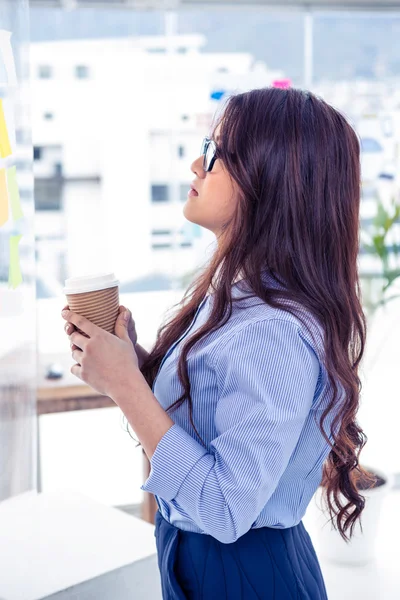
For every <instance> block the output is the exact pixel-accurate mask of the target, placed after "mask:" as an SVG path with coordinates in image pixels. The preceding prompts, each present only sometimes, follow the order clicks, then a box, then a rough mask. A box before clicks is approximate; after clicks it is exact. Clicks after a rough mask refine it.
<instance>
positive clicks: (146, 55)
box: [31, 35, 283, 289]
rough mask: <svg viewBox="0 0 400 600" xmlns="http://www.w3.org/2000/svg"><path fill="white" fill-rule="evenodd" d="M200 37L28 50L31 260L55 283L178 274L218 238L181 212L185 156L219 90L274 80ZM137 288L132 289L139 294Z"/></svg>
mask: <svg viewBox="0 0 400 600" xmlns="http://www.w3.org/2000/svg"><path fill="white" fill-rule="evenodd" d="M205 41H206V40H205V38H204V37H203V36H201V35H177V36H157V37H139V38H126V39H105V40H83V41H82V40H69V41H55V42H45V43H35V44H33V45H32V49H31V78H32V93H33V115H32V118H33V138H34V158H35V161H34V173H35V190H36V192H35V199H36V211H37V218H36V236H37V248H38V259H39V262H41V263H43V264H45V266H46V268H47V269H48V271H49V272H51V273H52V274H54V276H55V277H56V278H58V279H59V280H60V281H62V280H63V279H64V278H65V277H67V276H72V275H80V274H85V273H88V272H96V271H103V270H105V269H110V270H113V271H115V272H116V273H117V274H118V276H119V278H120V279H121V281H125V282H127V281H129V280H140V279H142V280H146V279H149V277H150V279H151V277H153V276H155V275H156V274H164V275H167V276H169V277H171V276H172V277H173V279H174V282H175V285H176V286H179V285H180V281H181V278H182V276H184V275H185V274H187V273H190V271H193V270H194V269H195V268H196V266H197V265H198V264H199V263H201V262H204V259H206V256H207V248H209V249H212V247H213V244H214V242H215V240H214V236H213V235H212V234H211V233H210V232H208V231H206V230H203V229H201V228H199V227H196V226H194V225H193V224H191V223H189V222H187V221H186V219H185V218H184V217H183V215H182V209H183V204H184V202H185V200H186V196H187V192H188V190H189V186H190V182H191V181H192V179H193V178H194V175H193V173H192V172H191V170H190V165H191V163H192V161H193V160H194V159H195V158H196V157H197V156H198V155H199V150H200V144H201V140H202V138H203V137H204V136H205V135H207V134H208V132H209V128H210V125H211V120H212V117H213V115H214V113H215V111H216V109H217V107H218V105H219V100H220V99H221V97H222V99H223V98H224V94H225V95H226V94H229V93H232V92H238V91H244V90H246V89H250V88H254V87H263V86H267V85H270V84H271V83H272V81H273V80H274V79H276V78H279V77H282V75H283V74H282V73H281V72H279V71H269V70H268V69H267V67H266V65H265V64H263V63H258V62H255V61H254V60H253V58H252V56H251V55H250V54H247V53H220V54H212V53H210V54H206V53H202V52H201V49H202V47H203V46H204V44H205ZM135 289H139V288H135Z"/></svg>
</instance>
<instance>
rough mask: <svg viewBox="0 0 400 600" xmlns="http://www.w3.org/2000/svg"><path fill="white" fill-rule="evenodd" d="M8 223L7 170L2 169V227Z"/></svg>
mask: <svg viewBox="0 0 400 600" xmlns="http://www.w3.org/2000/svg"><path fill="white" fill-rule="evenodd" d="M7 221H8V191H7V180H6V170H5V169H0V227H1V226H2V225H4V223H7Z"/></svg>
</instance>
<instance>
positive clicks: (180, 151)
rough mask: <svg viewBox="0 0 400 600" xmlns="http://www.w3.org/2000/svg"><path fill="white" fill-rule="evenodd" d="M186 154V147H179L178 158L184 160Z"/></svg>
mask: <svg viewBox="0 0 400 600" xmlns="http://www.w3.org/2000/svg"><path fill="white" fill-rule="evenodd" d="M185 154H186V152H185V146H182V145H179V146H178V156H179V158H183V157H184V156H185Z"/></svg>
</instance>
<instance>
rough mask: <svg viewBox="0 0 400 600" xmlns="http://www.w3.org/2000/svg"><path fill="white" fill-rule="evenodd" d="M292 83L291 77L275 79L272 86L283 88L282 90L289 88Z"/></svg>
mask: <svg viewBox="0 0 400 600" xmlns="http://www.w3.org/2000/svg"><path fill="white" fill-rule="evenodd" d="M291 85H292V82H291V80H290V79H275V81H273V82H272V87H276V88H281V89H282V90H287V89H288V88H290V87H291Z"/></svg>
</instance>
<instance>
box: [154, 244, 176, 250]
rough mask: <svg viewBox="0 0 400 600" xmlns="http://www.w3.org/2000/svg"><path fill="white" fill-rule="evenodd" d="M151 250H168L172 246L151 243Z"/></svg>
mask: <svg viewBox="0 0 400 600" xmlns="http://www.w3.org/2000/svg"><path fill="white" fill-rule="evenodd" d="M151 247H152V249H153V250H170V249H171V248H172V246H171V244H152V245H151Z"/></svg>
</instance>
